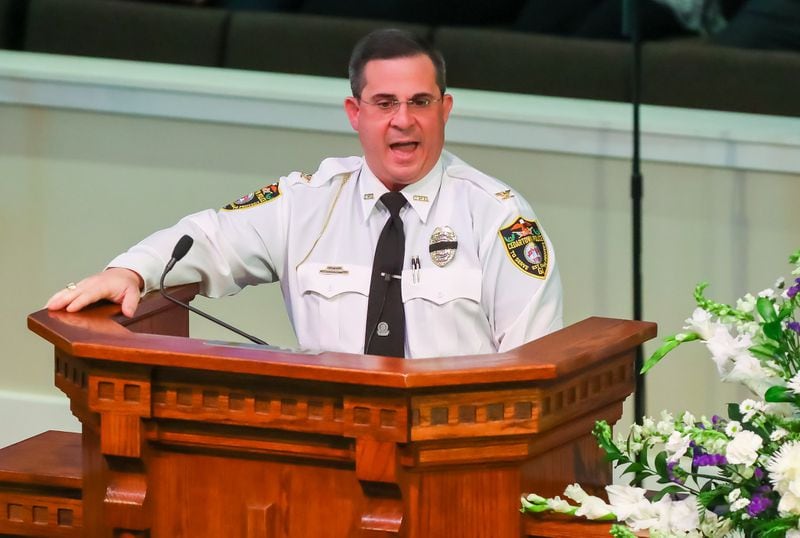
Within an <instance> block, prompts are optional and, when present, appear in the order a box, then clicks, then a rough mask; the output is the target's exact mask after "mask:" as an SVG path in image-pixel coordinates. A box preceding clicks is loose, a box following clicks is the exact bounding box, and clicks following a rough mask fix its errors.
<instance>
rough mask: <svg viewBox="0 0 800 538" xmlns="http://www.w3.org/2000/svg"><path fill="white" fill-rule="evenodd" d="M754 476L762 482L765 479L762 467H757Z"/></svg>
mask: <svg viewBox="0 0 800 538" xmlns="http://www.w3.org/2000/svg"><path fill="white" fill-rule="evenodd" d="M753 476H755V477H756V480H761V479H762V478H764V470H763V469H762V468H761V467H756V469H755V471H753Z"/></svg>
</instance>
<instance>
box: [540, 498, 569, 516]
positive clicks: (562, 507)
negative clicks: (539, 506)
mask: <svg viewBox="0 0 800 538" xmlns="http://www.w3.org/2000/svg"><path fill="white" fill-rule="evenodd" d="M546 502H547V507H548V508H549V509H550V510H552V511H553V512H561V513H562V514H564V513H567V512H569V511H570V510H572V509H573V508H575V507H574V506H572V505H570V504H569V503H568V502H567V501H565V500H564V499H562V498H561V497H553V498H552V499H546Z"/></svg>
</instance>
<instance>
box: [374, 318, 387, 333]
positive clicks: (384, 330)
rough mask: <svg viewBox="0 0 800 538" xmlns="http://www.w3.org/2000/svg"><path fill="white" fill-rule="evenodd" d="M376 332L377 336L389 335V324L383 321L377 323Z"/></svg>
mask: <svg viewBox="0 0 800 538" xmlns="http://www.w3.org/2000/svg"><path fill="white" fill-rule="evenodd" d="M376 333H377V335H378V336H389V324H388V323H386V322H385V321H381V322H380V323H378V330H377V331H376Z"/></svg>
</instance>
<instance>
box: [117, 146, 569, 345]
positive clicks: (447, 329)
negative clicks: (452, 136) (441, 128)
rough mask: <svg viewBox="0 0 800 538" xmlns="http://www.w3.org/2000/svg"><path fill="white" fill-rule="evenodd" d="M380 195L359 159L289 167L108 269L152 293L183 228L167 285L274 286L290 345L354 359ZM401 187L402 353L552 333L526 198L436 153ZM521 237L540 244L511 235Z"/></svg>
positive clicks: (549, 277)
mask: <svg viewBox="0 0 800 538" xmlns="http://www.w3.org/2000/svg"><path fill="white" fill-rule="evenodd" d="M276 190H277V192H279V194H278V195H277V196H276V195H275V193H276ZM385 192H387V189H386V187H385V186H384V185H383V184H382V183H381V182H380V181H379V180H378V179H377V178H376V177H375V176H374V174H373V173H372V172H371V171H370V169H369V168H368V167H367V165H366V162H365V161H364V160H363V159H362V158H358V157H349V158H344V159H326V160H325V161H323V162H322V163H321V165H320V168H319V170H318V171H317V172H316V173H315V174H313V176H309V175H306V174H301V173H299V172H294V173H292V174H290V175H289V176H286V177H283V178H281V179H280V181H279V182H278V183H277V189H276V185H272V186H268V187H265V188H264V189H262V191H257V192H256V193H254V195H250V196H249V197H243V198H241V199H239V200H237V202H236V203H234V204H231V205H229V206H226V208H227V209H225V208H224V209H222V210H220V211H213V210H206V211H202V212H200V213H196V214H194V215H189V216H187V217H185V218H184V219H182V220H181V221H180V222H179V223H178V224H176V225H175V226H173V227H172V228H168V229H166V230H162V231H160V232H156V233H155V234H153V235H151V236H150V237H148V238H147V239H145V240H144V241H142V242H141V243H139V244H138V245H136V246H134V247H133V248H131V249H130V250H129V251H128V252H127V253H125V254H122V255H120V256H118V257H117V258H115V259H114V260H113V261H112V262H111V263H110V264H109V266H112V267H127V268H129V269H132V270H134V271H136V272H137V273H139V274H140V275H141V276H142V278H143V279H144V282H145V289H144V291H145V292H146V291H149V290H152V289H154V288H157V287H158V281H159V278H160V276H161V272H162V270H163V268H164V265H165V264H166V263H167V261H168V260H169V258H170V254H171V252H172V249H173V247H174V245H175V243H176V242H177V240H178V239H179V238H180V237H181V236H182V235H183V234H188V235H190V236H192V238H193V239H194V246H193V247H192V249H191V250H190V251H189V253H188V254H187V255H186V257H185V258H184V259H183V260H181V261H180V262H179V263H178V264H177V265H176V266H175V268H174V270H173V271H172V272H171V273H170V274H169V275H168V277H167V280H166V284H167V285H176V284H183V283H188V282H197V281H200V282H201V293H203V294H204V295H207V296H211V297H218V296H223V295H230V294H234V293H236V292H238V291H239V290H241V289H242V288H244V287H245V286H248V285H252V284H259V283H263V282H273V281H276V280H278V281H280V283H281V290H282V292H283V297H284V300H285V302H286V306H287V309H288V312H289V318H290V319H291V321H292V324H293V326H294V330H295V332H296V334H297V339H298V342H299V344H300V346H302V347H304V348H307V349H320V350H327V351H342V352H349V353H363V352H364V332H365V324H366V315H367V296H368V294H369V287H370V277H371V272H372V264H373V256H374V252H375V245H376V243H377V241H378V237H379V235H380V232H381V230H382V229H383V226H384V224H385V223H386V220H387V219H388V218H389V212H388V210H387V209H386V208H385V207H384V206H383V204H381V203H379V199H380V197H381V195H383V194H384V193H385ZM401 192H402V193H403V195H404V196H405V197H406V199H407V201H408V204H407V205H406V206H405V207H404V208H403V209H402V210H401V212H400V216H401V218H402V220H403V226H404V229H405V241H406V242H405V262H404V269H403V273H402V296H403V303H404V309H405V315H406V349H405V355H406V357H409V358H421V357H435V356H447V355H464V354H477V353H492V352H495V351H504V350H507V349H511V348H514V347H517V346H519V345H521V344H523V343H525V342H527V341H530V340H533V339H535V338H538V337H540V336H543V335H545V334H547V333H549V332H552V331H554V330H556V329H559V328H561V326H562V313H561V309H562V306H561V281H560V277H559V274H558V266H557V263H556V260H555V255H554V253H553V247H552V245H551V244H550V241H549V240H548V239H547V238H546V236H544V234H543V232H541V228H539V227H538V223H536V222H535V221H536V217H535V215H534V214H533V211H532V209H531V207H530V206H529V205H528V203H527V202H526V201H525V200H524V199H522V198H521V197H520V196H519V195H518V194H516V193H514V191H513V190H510V189H509V187H508V186H506V185H505V184H503V183H501V182H500V181H498V180H496V179H494V178H491V177H489V176H486V175H484V174H482V173H481V172H479V171H477V170H475V169H474V168H472V167H470V166H469V165H467V164H465V163H464V162H463V161H460V160H459V159H457V158H456V157H454V156H453V155H451V154H449V153H447V152H443V154H442V158H441V159H440V160H439V162H438V163H437V164H436V166H434V168H433V170H431V172H430V173H429V174H428V175H427V176H425V177H424V178H423V179H421V180H420V181H418V182H416V183H414V184H411V185H408V186H407V187H405V188H404V189H403V190H402V191H401ZM259 193H260V194H261V196H258V198H259V199H260V200H261V202H258V201H257V199H256V198H255V197H254V196H255V195H258V194H259ZM264 193H266V194H267V196H266V197H265V196H263V194H264ZM251 200H252V201H251ZM264 200H267V201H264ZM232 208H235V209H232ZM516 223H520V224H516ZM445 226H447V227H449V228H450V229H451V230H452V231H453V232H454V233H455V236H456V238H455V239H456V241H457V242H458V245H457V248H456V250H455V255H454V256H453V258H452V260H451V261H449V263H447V264H445V265H443V266H441V267H440V266H438V265H436V264H435V263H434V262H433V259H432V255H431V253H430V252H429V249H430V243H431V236H432V234H433V233H434V230H435V229H436V228H437V227H439V228H441V227H445ZM515 226H516V227H518V230H517V231H518V232H519V233H517V235H514V232H512V231H510V230H511V229H512V228H513V227H515ZM519 226H521V227H519ZM501 229H502V230H505V233H501ZM526 230H527V235H529V236H530V235H531V231H533V232H534V234H533V236H535V237H538V243H537V242H535V241H531V239H530V238H528V239H522V240H519V241H514V238H517V237H518V236H519V235H520V234H522V235H525V231H526ZM524 241H528V244H527V246H525V245H522V244H523V243H524ZM506 245H509V246H506ZM514 245H517V247H516V250H515V249H513V248H512V247H513V246H514ZM521 245H522V246H521ZM412 257H418V258H419V260H420V268H419V269H418V270H413V269H412V266H411V259H412ZM515 258H516V260H515ZM525 258H527V261H526V259H525ZM531 261H533V262H540V263H538V264H531V263H530V262H531ZM537 270H538V271H539V272H540V273H542V274H537V273H536V271H537ZM267 339H269V338H268V337H267Z"/></svg>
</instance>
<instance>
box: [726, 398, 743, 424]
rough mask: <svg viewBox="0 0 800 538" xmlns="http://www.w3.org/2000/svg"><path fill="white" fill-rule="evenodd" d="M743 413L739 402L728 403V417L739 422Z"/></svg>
mask: <svg viewBox="0 0 800 538" xmlns="http://www.w3.org/2000/svg"><path fill="white" fill-rule="evenodd" d="M742 416H743V415H742V413H741V412H740V411H739V404H737V403H729V404H728V418H730V419H731V420H735V421H737V422H741V421H742Z"/></svg>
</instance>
